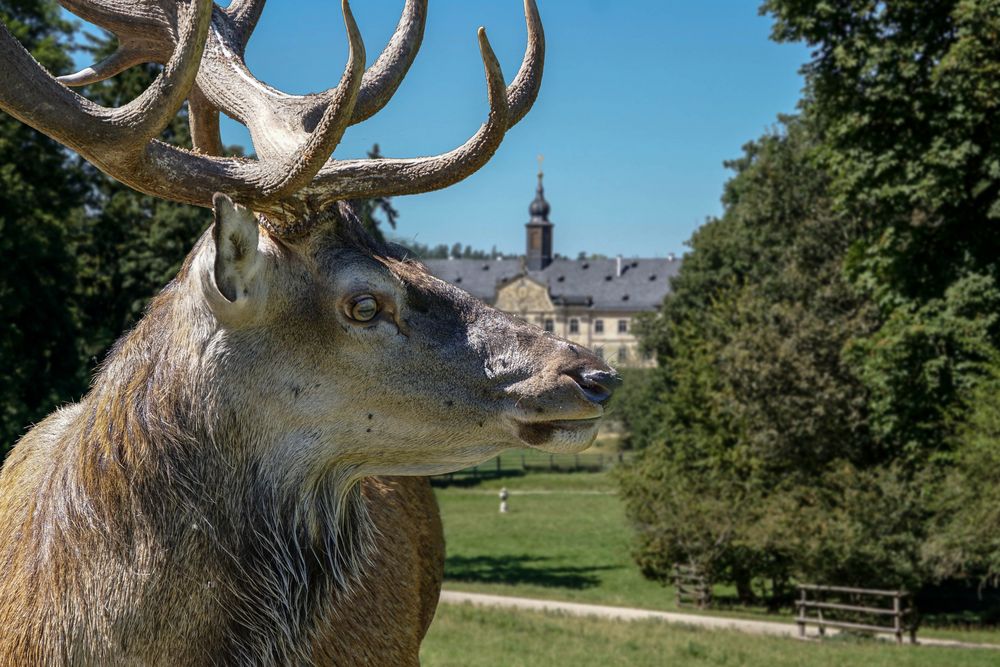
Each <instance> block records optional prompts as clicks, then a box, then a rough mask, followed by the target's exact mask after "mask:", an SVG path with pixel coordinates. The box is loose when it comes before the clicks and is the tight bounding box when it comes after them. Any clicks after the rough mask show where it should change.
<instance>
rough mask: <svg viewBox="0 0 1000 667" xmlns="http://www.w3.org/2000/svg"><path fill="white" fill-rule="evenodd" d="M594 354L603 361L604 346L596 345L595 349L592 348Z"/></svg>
mask: <svg viewBox="0 0 1000 667" xmlns="http://www.w3.org/2000/svg"><path fill="white" fill-rule="evenodd" d="M594 354H596V355H597V356H599V357H600V358H601V359H603V358H604V346H603V345H598V346H597V347H595V348H594Z"/></svg>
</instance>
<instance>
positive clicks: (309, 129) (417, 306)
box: [0, 0, 617, 480]
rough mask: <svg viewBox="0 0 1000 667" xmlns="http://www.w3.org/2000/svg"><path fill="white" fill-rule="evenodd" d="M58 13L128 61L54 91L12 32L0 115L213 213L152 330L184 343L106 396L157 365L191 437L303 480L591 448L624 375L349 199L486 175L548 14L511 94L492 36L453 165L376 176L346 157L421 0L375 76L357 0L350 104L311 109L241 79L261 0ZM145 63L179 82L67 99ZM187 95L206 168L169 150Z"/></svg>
mask: <svg viewBox="0 0 1000 667" xmlns="http://www.w3.org/2000/svg"><path fill="white" fill-rule="evenodd" d="M62 4H63V5H64V6H65V7H66V8H68V9H69V10H71V11H73V12H75V13H76V14H78V15H79V16H81V17H82V18H84V19H87V20H89V21H92V22H94V23H96V24H98V25H100V26H102V27H105V28H107V29H109V30H111V31H112V32H114V33H115V34H116V35H117V37H118V39H119V43H120V46H119V48H118V50H117V52H116V53H114V54H113V55H112V56H111V57H110V58H108V59H106V60H105V61H103V62H100V63H97V64H95V65H93V66H92V67H88V68H86V69H84V70H82V71H80V72H78V73H76V74H73V75H70V76H66V77H61V78H59V79H55V78H53V77H52V76H50V75H49V74H48V73H47V72H46V71H45V70H44V69H43V68H42V67H41V66H40V65H38V64H37V63H36V62H35V61H34V60H33V59H32V58H31V56H30V55H29V54H28V53H27V52H26V51H25V50H24V49H23V48H22V47H21V46H20V45H19V44H18V43H17V42H16V41H15V40H14V39H13V38H12V37H11V35H10V34H9V33H8V32H7V31H6V29H0V61H2V62H3V63H4V66H3V68H0V108H2V109H3V110H5V111H7V112H8V113H11V114H12V115H14V116H16V117H17V118H19V119H20V120H22V121H23V122H25V123H27V124H29V125H31V126H33V127H35V128H36V129H38V130H40V131H41V132H43V133H45V134H47V135H49V136H51V137H52V138H54V139H56V140H58V141H60V142H62V143H63V144H65V145H66V146H68V147H70V148H72V149H73V150H75V151H77V152H78V153H79V154H81V155H82V156H83V157H85V158H86V159H87V160H89V161H90V162H92V163H93V164H95V165H96V166H97V167H99V168H100V169H101V170H103V171H104V172H106V173H107V174H109V175H110V176H112V177H114V178H116V179H118V180H120V181H122V182H124V183H126V184H128V185H130V186H131V187H133V188H135V189H136V190H139V191H142V192H145V193H148V194H151V195H154V196H158V197H162V198H165V199H170V200H173V201H178V202H185V203H189V204H194V205H198V206H204V207H210V208H212V209H213V210H214V214H215V224H214V226H213V227H212V229H211V230H210V231H209V232H207V233H206V234H205V236H204V237H203V238H202V240H201V241H200V242H199V243H198V245H197V246H196V247H195V248H194V250H193V251H192V253H191V255H190V256H189V258H188V261H187V262H186V264H185V267H184V269H183V270H182V272H181V274H180V275H179V276H178V278H177V280H176V281H175V282H174V283H173V284H172V286H171V287H170V288H169V289H168V290H167V291H166V292H165V293H164V295H163V296H161V298H160V299H159V300H158V301H157V303H156V304H155V305H154V306H153V308H152V309H151V311H150V314H149V315H148V316H147V319H150V320H153V321H154V322H155V326H156V327H158V328H161V329H163V330H165V331H166V332H167V333H165V334H162V335H158V337H157V338H156V340H157V343H156V345H155V346H153V347H155V349H153V347H151V346H150V345H149V344H148V340H149V337H150V336H151V335H152V334H150V327H151V326H152V325H148V326H146V327H143V326H140V327H139V328H138V329H137V331H136V332H135V333H133V334H132V336H131V337H129V338H128V339H126V340H125V341H124V342H123V343H122V344H121V345H120V346H119V349H118V351H117V353H116V354H115V355H114V356H113V357H112V359H111V361H109V363H108V364H107V365H106V368H105V369H104V371H103V373H102V376H101V377H100V378H99V379H98V381H97V383H96V387H95V392H96V394H97V395H98V396H100V395H102V392H106V393H107V394H108V395H109V396H112V397H113V396H115V395H118V396H120V394H121V392H122V391H123V390H122V387H133V385H134V383H133V379H134V376H135V373H136V369H135V367H134V364H133V365H130V364H131V363H132V362H131V361H130V360H131V359H134V358H135V357H136V356H142V355H143V354H145V355H146V356H149V355H152V356H154V357H156V358H157V359H158V362H157V363H158V364H159V365H158V368H160V369H161V370H158V371H157V372H156V373H155V374H154V375H155V377H156V378H160V381H161V383H162V385H163V386H162V387H160V388H156V387H155V382H153V384H151V385H149V386H151V387H153V389H149V388H148V387H147V388H146V389H145V391H147V392H148V391H153V392H154V393H156V392H162V393H163V394H164V395H170V396H174V395H184V396H187V397H188V398H187V399H186V400H187V402H188V404H187V405H186V407H185V408H184V409H183V411H184V412H185V414H187V415H188V421H190V422H191V423H193V424H198V425H199V427H198V428H200V429H201V430H202V431H203V432H205V433H210V434H211V437H212V439H213V441H214V442H216V444H218V443H220V442H221V443H225V445H224V446H236V445H235V444H233V443H239V447H241V448H242V449H243V451H244V453H246V455H247V456H251V457H253V458H255V459H257V460H259V459H267V460H270V461H272V462H273V465H274V468H275V469H277V470H281V471H282V472H281V474H282V476H283V477H286V478H287V477H288V476H291V477H294V478H296V479H300V480H301V479H304V478H308V477H311V476H315V475H322V474H324V473H325V471H329V470H331V469H334V468H335V469H337V470H340V471H349V473H347V474H348V476H349V477H353V478H357V477H359V476H363V475H370V474H428V473H435V472H443V471H448V470H453V469H456V468H460V467H463V466H466V465H469V464H473V463H477V462H480V461H482V460H485V459H486V458H489V457H490V456H492V455H493V454H494V453H495V452H496V451H498V450H499V449H501V448H504V447H510V446H523V445H525V444H526V445H529V446H532V447H539V448H542V449H545V450H547V451H578V450H580V449H582V448H584V447H586V446H587V445H589V443H590V442H591V441H592V440H593V437H594V435H595V432H596V429H597V424H598V421H599V419H600V417H601V416H602V414H603V410H604V407H603V406H604V404H605V403H606V401H607V399H608V398H609V396H610V392H611V389H612V387H613V386H614V385H615V383H616V382H617V376H616V375H615V373H614V371H613V370H612V369H610V368H609V367H607V366H606V365H605V364H604V363H603V362H602V361H601V360H600V359H598V358H597V357H596V356H594V355H593V354H591V353H590V352H588V351H587V350H585V349H582V348H580V347H579V346H577V345H575V344H573V343H570V342H567V341H564V340H561V339H558V338H556V337H554V336H551V335H549V334H546V333H544V332H542V331H541V330H539V329H537V328H535V327H532V326H529V325H527V324H526V323H523V322H520V321H518V320H516V319H514V318H512V317H509V316H507V315H505V314H503V313H501V312H499V311H497V310H494V309H492V308H490V307H488V306H486V305H484V304H483V303H481V302H479V301H477V300H475V299H473V298H472V297H470V296H469V295H468V294H466V293H464V292H462V291H461V290H459V289H457V288H455V287H453V286H451V285H448V284H446V283H444V282H442V281H440V280H438V279H436V278H434V277H432V276H431V275H429V274H428V273H427V271H426V270H425V269H424V268H423V267H422V266H421V265H420V264H418V263H417V262H414V261H411V260H408V259H407V258H406V257H405V255H404V253H402V252H401V251H400V250H399V249H397V248H394V247H392V246H384V245H382V244H379V243H376V242H375V241H374V240H372V239H371V238H370V237H368V236H367V235H366V234H365V232H364V231H363V230H362V229H361V227H360V226H359V224H358V222H357V220H356V219H355V217H354V215H353V214H352V212H351V207H350V206H349V204H346V203H345V202H346V201H348V200H351V199H357V198H367V197H374V196H387V195H401V194H412V193H418V192H426V191H429V190H434V189H437V188H442V187H445V186H447V185H449V184H451V183H455V182H457V181H459V180H461V179H463V178H465V177H466V176H468V175H470V174H471V173H473V172H474V171H476V170H477V169H479V168H480V167H481V166H483V165H484V164H485V163H486V162H487V161H488V160H489V158H490V157H491V156H492V155H493V153H494V152H495V151H496V150H497V148H498V146H499V144H500V141H501V140H502V138H503V136H504V133H505V132H506V131H507V130H508V129H509V128H510V127H511V126H513V125H514V124H515V123H516V122H518V121H519V120H520V119H521V118H522V117H523V116H524V115H525V113H527V111H528V109H529V108H530V107H531V105H532V103H533V102H534V100H535V97H536V95H537V92H538V88H539V85H540V82H541V73H542V62H543V54H544V43H543V42H544V37H543V33H542V27H541V23H540V21H539V17H538V11H537V8H536V6H535V2H534V0H525V12H526V18H527V27H528V44H527V50H526V53H525V56H524V61H523V63H522V65H521V68H520V71H519V72H518V74H517V76H516V77H515V79H514V81H513V83H511V85H510V86H506V85H505V81H504V78H503V74H502V73H501V70H500V65H499V64H498V62H497V60H496V57H495V56H494V54H493V52H492V50H491V48H490V44H489V42H488V40H487V38H486V33H485V31H484V30H482V29H480V31H479V46H480V50H481V53H482V58H483V63H484V65H485V71H486V83H487V91H488V95H489V103H490V111H489V116H488V118H487V120H486V122H485V123H484V124H483V126H482V127H481V128H480V129H479V131H478V132H476V133H475V135H473V136H472V138H471V139H469V140H468V141H467V142H466V143H465V144H463V145H462V146H460V147H458V148H456V149H454V150H453V151H451V152H449V153H445V154H443V155H438V156H433V157H422V158H416V159H378V160H337V159H333V158H331V157H330V156H331V153H332V152H333V150H334V148H335V147H336V145H337V143H338V141H339V140H340V138H341V136H342V134H343V132H344V130H345V129H346V128H347V127H348V126H349V125H351V124H354V123H358V122H360V121H362V120H364V119H366V118H368V117H370V116H371V115H372V114H374V113H375V112H377V111H378V110H379V109H380V108H382V107H383V106H384V105H385V104H386V103H387V102H388V100H389V98H390V97H391V96H392V93H393V92H394V91H395V89H396V88H397V87H398V85H399V84H400V82H401V81H402V79H403V76H404V75H405V73H406V71H407V69H408V67H409V65H410V63H411V62H412V61H413V58H414V56H415V54H416V51H417V48H418V46H419V44H420V40H421V36H422V33H423V27H424V18H425V14H426V3H425V2H424V1H421V0H407V2H406V4H405V8H404V10H403V16H402V19H401V20H400V23H399V26H398V27H397V29H396V32H395V34H394V35H393V37H392V39H391V41H390V43H389V45H388V46H387V48H386V49H385V51H384V52H383V53H382V54H381V55H380V56H379V58H378V59H377V60H376V61H375V63H374V64H373V65H372V67H371V68H369V69H368V70H367V71H366V70H365V68H364V63H365V50H364V45H363V44H362V40H361V36H360V34H359V32H358V28H357V25H356V24H355V22H354V19H353V17H352V15H351V12H350V9H349V7H348V4H347V2H346V0H344V2H343V14H344V21H345V23H346V27H347V35H348V41H349V47H350V48H349V55H348V62H347V66H346V69H345V70H344V73H343V76H342V77H341V79H340V82H339V83H338V84H337V86H336V87H333V88H331V89H329V90H327V91H325V92H322V93H317V94H312V95H303V96H296V95H288V94H285V93H282V92H280V91H277V90H275V89H274V88H272V87H270V86H268V85H266V84H264V83H262V82H261V81H259V80H257V79H256V78H255V77H254V76H253V74H251V73H250V71H249V70H248V69H247V66H246V64H245V62H244V49H245V47H246V44H247V40H248V39H249V37H250V34H251V32H252V31H253V28H254V26H255V24H256V22H257V19H258V17H259V16H260V12H261V10H262V7H263V5H264V2H263V0H233V2H232V3H231V4H230V6H229V7H228V8H226V9H221V8H219V7H217V6H215V5H213V3H212V2H211V0H181V1H174V0H130V1H128V2H125V1H124V0H101V1H98V0H95V1H87V2H85V1H83V0H62ZM142 62H157V63H162V64H163V65H164V67H163V71H162V73H161V75H160V76H159V78H158V79H157V80H156V81H155V82H154V84H153V85H152V86H150V88H149V89H148V90H146V91H145V92H144V93H143V94H142V95H140V96H139V97H138V98H137V99H135V100H133V101H132V102H130V103H128V104H126V105H125V106H123V107H120V108H115V109H108V108H103V107H100V106H98V105H95V104H94V103H92V102H90V101H88V100H87V99H85V98H83V97H81V96H79V95H77V94H76V93H74V92H73V91H72V90H70V88H68V87H67V86H79V85H84V84H87V83H91V82H95V81H99V80H101V79H105V78H107V77H110V76H113V75H115V74H117V73H118V72H120V71H122V70H123V69H125V68H127V67H130V66H132V65H135V64H137V63H142ZM185 100H186V101H188V103H189V117H190V122H191V126H192V135H193V138H194V148H195V150H194V151H189V150H185V149H183V148H180V147H177V146H172V145H168V144H166V143H163V142H161V141H159V140H158V139H157V137H158V136H159V134H160V133H161V132H162V130H163V129H164V127H165V125H166V124H167V123H168V122H169V121H170V119H171V118H172V117H173V116H174V115H175V114H176V113H177V112H178V110H179V109H180V107H181V105H182V104H183V103H184V102H185ZM220 111H221V112H223V113H225V114H226V115H228V116H230V117H232V118H234V119H236V120H238V121H240V122H242V123H244V124H245V125H246V126H247V127H248V128H249V130H250V133H251V136H252V140H253V145H254V150H255V152H256V159H243V158H234V157H223V156H221V155H220V153H221V141H220V138H219V127H218V117H219V116H218V115H219V112H220ZM220 193H223V194H220ZM144 336H145V337H146V342H145V343H143V340H142V338H143V337H144ZM143 345H145V347H143ZM140 348H141V349H143V350H145V352H143V353H142V354H139V353H133V351H134V350H137V349H140ZM162 369H167V370H162ZM151 382H152V381H151ZM171 383H173V386H171ZM181 385H183V387H180V386H181ZM191 387H197V388H200V390H202V391H200V393H199V391H195V390H193V389H190V388H191ZM133 390H134V389H133ZM95 400H96V399H95ZM108 400H109V401H112V402H113V400H114V399H113V398H111V399H108ZM161 404H162V401H161ZM191 413H194V414H195V417H191V416H190V415H191ZM122 437H123V438H127V437H128V436H127V435H123V436H122ZM247 452H249V453H247Z"/></svg>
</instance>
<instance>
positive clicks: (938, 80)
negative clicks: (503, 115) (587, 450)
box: [621, 0, 1000, 597]
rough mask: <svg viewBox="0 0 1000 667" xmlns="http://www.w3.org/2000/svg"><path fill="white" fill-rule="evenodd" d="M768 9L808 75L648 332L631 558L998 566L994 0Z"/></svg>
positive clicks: (891, 580)
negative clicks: (795, 106) (796, 107)
mask: <svg viewBox="0 0 1000 667" xmlns="http://www.w3.org/2000/svg"><path fill="white" fill-rule="evenodd" d="M761 11H762V12H763V13H767V14H769V15H770V16H771V17H772V18H773V19H774V31H773V36H774V38H775V39H778V40H782V41H804V42H805V43H807V44H808V45H809V46H811V47H812V48H813V55H812V58H811V60H810V61H809V62H808V63H807V64H806V65H805V67H804V73H805V76H806V89H805V91H804V96H803V99H802V101H801V104H800V113H799V115H798V116H796V117H791V118H783V119H781V120H780V122H779V124H778V126H777V127H776V128H775V129H774V130H772V131H771V132H769V133H767V134H766V135H765V136H764V137H762V138H760V139H758V140H756V141H753V142H751V143H749V144H747V146H746V147H745V148H744V151H743V155H742V156H741V157H740V158H738V159H737V160H734V161H732V162H731V163H730V164H729V167H730V168H731V169H732V170H733V177H732V178H731V180H730V181H729V182H728V184H727V185H726V187H725V191H724V193H723V204H724V214H723V215H722V216H721V217H720V218H718V219H712V220H709V221H707V222H706V224H705V225H704V226H702V227H701V229H699V230H698V231H697V232H696V233H695V235H694V236H693V237H692V239H691V241H690V246H691V252H690V253H688V254H687V256H686V257H685V260H684V263H683V265H682V268H681V271H680V274H679V275H678V277H677V278H676V280H675V281H674V285H673V287H674V290H673V293H672V294H671V295H669V296H668V297H667V299H666V301H665V302H664V304H663V305H662V308H661V309H660V311H659V313H658V314H657V315H656V316H655V317H650V318H647V319H645V320H644V322H643V323H642V326H641V328H640V332H641V336H642V338H643V343H644V344H645V345H646V346H647V347H648V348H649V349H651V350H654V351H655V352H656V353H657V356H658V359H659V362H660V363H659V368H658V369H657V371H655V373H654V374H653V377H651V378H648V379H647V380H646V382H645V386H646V390H645V391H644V392H638V393H641V394H643V396H642V397H641V398H640V399H639V401H640V404H641V405H640V406H632V407H630V408H627V409H624V410H623V413H624V414H625V417H626V420H627V421H628V422H629V426H631V427H632V440H633V444H634V446H636V447H637V448H638V449H640V450H641V456H640V459H639V461H638V463H637V464H636V465H635V466H634V467H632V468H631V469H628V470H625V471H624V472H623V473H622V474H621V484H622V489H623V494H624V496H625V498H626V501H627V503H628V511H629V516H630V517H631V519H632V520H633V522H634V523H635V526H636V529H637V546H636V555H637V560H638V562H639V563H640V565H641V566H642V567H643V569H644V571H645V572H646V573H647V574H648V575H649V576H652V577H657V578H661V579H666V578H667V577H668V576H669V572H670V567H671V566H672V564H673V563H674V562H678V561H693V562H696V563H699V564H701V565H702V566H703V567H705V568H706V570H708V571H709V572H711V573H712V574H713V575H714V576H715V577H716V578H717V579H719V580H723V581H732V582H734V583H736V585H737V586H738V587H739V589H740V591H741V594H743V595H744V596H745V597H748V596H752V595H753V589H752V588H751V582H753V581H757V582H759V581H762V580H765V579H766V580H770V581H771V582H772V583H773V584H774V585H773V586H772V588H771V591H772V592H773V593H775V594H777V595H780V594H781V593H782V591H783V587H784V583H785V582H787V581H788V580H789V579H790V578H799V579H811V580H817V581H823V582H826V583H840V584H851V583H856V584H862V585H907V586H919V585H921V584H923V583H926V582H928V581H934V580H944V579H949V578H968V579H982V578H984V577H991V576H994V575H995V574H996V573H997V572H998V569H997V567H998V564H1000V550H998V546H997V544H998V543H997V541H996V539H995V537H993V535H995V532H994V533H992V534H991V533H990V532H989V531H990V530H993V531H995V529H996V528H997V527H998V524H997V521H996V510H995V507H996V504H995V501H996V498H993V497H992V496H991V495H990V494H989V493H983V492H982V490H983V488H984V487H985V486H986V485H989V484H995V482H996V480H994V479H993V477H995V474H994V473H995V471H996V466H995V465H992V464H995V462H996V459H997V457H998V456H1000V455H998V453H997V452H998V451H1000V439H998V433H997V430H996V428H995V426H996V424H995V422H996V415H997V414H998V412H997V410H998V408H1000V405H998V404H997V402H996V401H995V400H992V398H991V397H992V396H993V395H995V389H996V386H997V385H996V376H997V375H996V374H997V371H996V368H997V361H996V360H997V359H998V358H1000V356H998V348H1000V328H998V320H997V318H998V314H1000V301H998V297H1000V283H998V278H1000V276H998V271H1000V263H998V261H997V258H998V256H1000V225H998V224H997V223H998V220H997V218H998V216H1000V166H998V165H1000V160H998V158H1000V154H998V150H1000V146H998V144H997V140H998V138H1000V135H998V129H1000V115H998V114H997V113H996V106H997V104H998V103H1000V102H998V100H1000V95H998V93H1000V90H998V86H1000V79H998V77H997V76H996V75H997V73H998V72H1000V41H998V40H997V39H996V35H997V34H998V29H1000V3H998V2H996V1H995V0H952V1H945V2H934V3H927V2H921V1H919V0H893V1H889V2H878V3H876V2H854V1H850V2H836V3H813V2H801V1H799V0H768V1H767V2H765V3H764V4H763V6H762V8H761ZM991 392H992V393H991ZM991 475H992V477H991Z"/></svg>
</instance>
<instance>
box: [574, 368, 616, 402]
mask: <svg viewBox="0 0 1000 667" xmlns="http://www.w3.org/2000/svg"><path fill="white" fill-rule="evenodd" d="M567 375H569V376H570V377H571V378H573V382H576V384H577V386H578V387H580V390H581V391H583V395H584V396H586V397H587V400H589V401H591V402H592V403H599V404H600V405H604V404H605V403H607V402H608V400H609V399H610V398H611V394H612V393H613V392H614V390H615V389H616V388H617V387H618V386H619V385H621V383H622V378H621V376H620V375H618V373H615V372H614V371H608V370H597V369H583V370H581V371H574V372H571V373H567Z"/></svg>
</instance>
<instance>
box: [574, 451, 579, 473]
mask: <svg viewBox="0 0 1000 667" xmlns="http://www.w3.org/2000/svg"><path fill="white" fill-rule="evenodd" d="M573 470H574V471H576V472H580V455H579V454H574V455H573Z"/></svg>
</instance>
